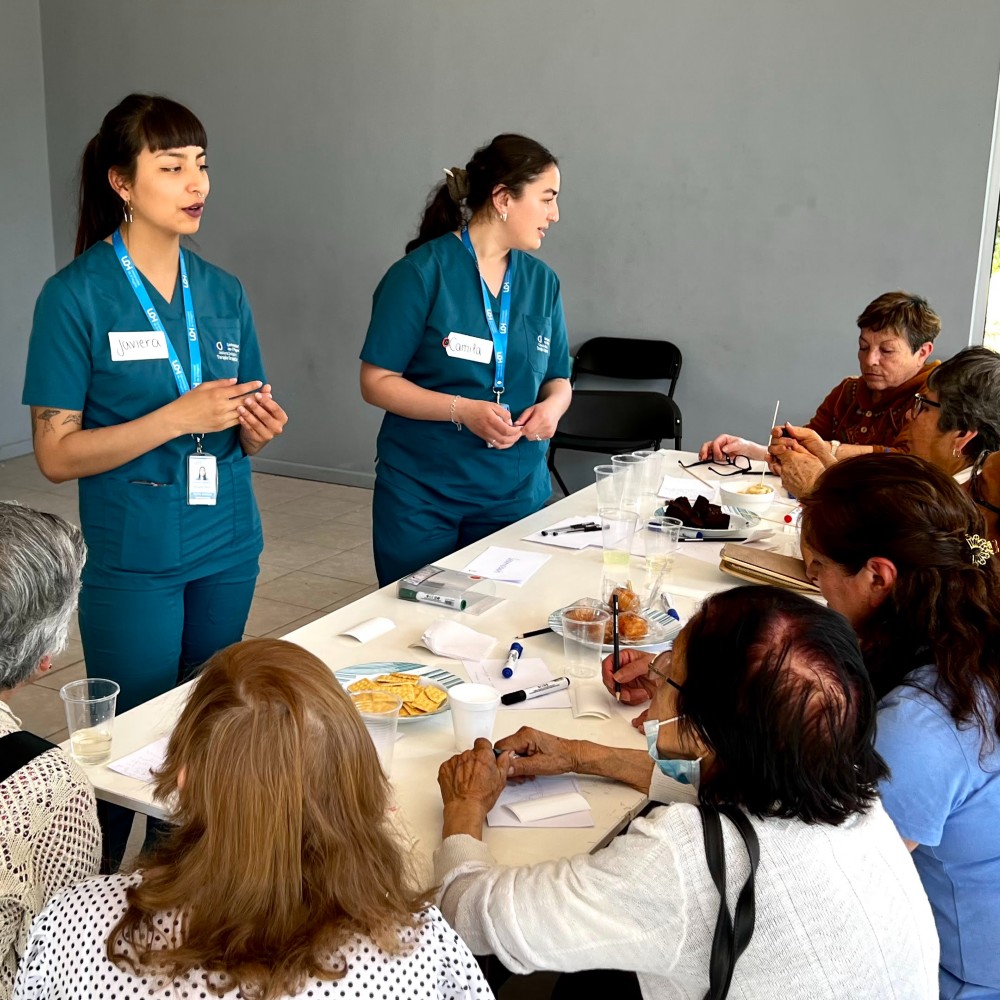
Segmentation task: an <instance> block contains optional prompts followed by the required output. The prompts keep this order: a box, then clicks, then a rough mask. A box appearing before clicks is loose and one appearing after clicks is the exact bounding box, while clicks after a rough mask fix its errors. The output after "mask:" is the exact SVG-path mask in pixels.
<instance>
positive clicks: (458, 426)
mask: <svg viewBox="0 0 1000 1000" xmlns="http://www.w3.org/2000/svg"><path fill="white" fill-rule="evenodd" d="M461 398H462V397H461V396H455V397H454V399H452V401H451V422H452V423H453V424H454V425H455V430H458V431H460V430H461V429H462V422H461V421H460V420H456V419H455V409H456V407H457V406H458V401H459V400H460V399H461Z"/></svg>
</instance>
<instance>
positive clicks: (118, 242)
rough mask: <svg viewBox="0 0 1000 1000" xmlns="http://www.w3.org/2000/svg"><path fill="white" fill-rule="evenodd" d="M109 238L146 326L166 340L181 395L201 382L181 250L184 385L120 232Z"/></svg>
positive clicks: (177, 361)
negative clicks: (187, 370) (187, 358)
mask: <svg viewBox="0 0 1000 1000" xmlns="http://www.w3.org/2000/svg"><path fill="white" fill-rule="evenodd" d="M112 241H113V243H114V247H115V253H116V254H117V255H118V263H119V264H121V266H122V270H123V271H124V272H125V277H126V278H128V282H129V284H130V285H131V286H132V291H133V292H135V297H136V298H137V299H138V300H139V305H141V306H142V311H143V312H144V313H145V314H146V318H147V319H148V320H149V325H150V326H151V327H152V328H153V329H154V330H156V332H157V333H162V334H163V339H164V340H165V341H166V342H167V357H168V358H169V359H170V368H171V370H172V371H173V373H174V380H175V381H176V382H177V391H178V392H179V393H180V395H182V396H183V395H184V393H186V392H187V391H188V390H189V389H192V388H197V387H198V386H199V385H201V347H200V346H199V344H198V324H197V322H196V321H195V318H194V303H193V302H192V301H191V286H190V285H189V284H188V276H187V264H186V263H185V261H184V251H183V250H181V252H180V254H181V294H182V295H183V297H184V321H185V323H186V324H187V336H188V349H189V351H190V352H191V382H190V384H188V380H187V375H185V374H184V369H183V367H182V366H181V359H180V358H179V357H177V352H176V351H175V350H174V345H173V344H172V343H171V342H170V334H168V333H167V330H166V327H164V325H163V321H162V320H161V319H160V315H159V313H157V311H156V307H155V306H154V305H153V302H152V300H151V299H150V297H149V292H147V291H146V286H145V285H144V284H143V283H142V278H141V277H140V276H139V272H138V271H137V270H136V267H135V264H133V263H132V258H131V257H129V255H128V250H126V249H125V243H124V242H123V241H122V237H121V233H119V232H118V230H117V229H116V230H115V233H114V236H113V237H112Z"/></svg>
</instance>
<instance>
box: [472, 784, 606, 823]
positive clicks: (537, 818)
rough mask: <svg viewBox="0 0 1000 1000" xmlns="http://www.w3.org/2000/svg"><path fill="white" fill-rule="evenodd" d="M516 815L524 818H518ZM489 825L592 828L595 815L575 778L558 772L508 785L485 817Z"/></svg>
mask: <svg viewBox="0 0 1000 1000" xmlns="http://www.w3.org/2000/svg"><path fill="white" fill-rule="evenodd" d="M518 814H520V815H521V816H523V817H524V818H523V819H520V818H518ZM486 822H487V824H488V825H489V826H519V827H526V828H528V827H555V828H562V829H566V828H569V827H591V826H593V825H594V814H593V813H592V812H591V810H590V803H588V802H587V800H586V798H584V796H583V795H582V794H581V793H580V786H579V785H578V784H577V781H576V779H575V778H572V777H568V776H565V775H560V776H558V777H550V778H536V779H535V780H534V781H526V782H525V783H524V784H523V785H508V786H507V787H506V788H505V789H504V790H503V793H502V794H501V796H500V798H499V799H497V803H496V805H495V806H494V807H493V808H492V809H491V810H490V811H489V813H488V814H487V816H486Z"/></svg>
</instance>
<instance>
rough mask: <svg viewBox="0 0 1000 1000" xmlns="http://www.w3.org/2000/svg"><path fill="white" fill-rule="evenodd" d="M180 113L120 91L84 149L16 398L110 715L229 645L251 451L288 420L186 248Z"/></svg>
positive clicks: (242, 560)
mask: <svg viewBox="0 0 1000 1000" xmlns="http://www.w3.org/2000/svg"><path fill="white" fill-rule="evenodd" d="M206 142H207V139H206V136H205V130H204V128H203V126H202V124H201V122H200V121H198V119H197V118H196V117H195V116H194V114H192V113H191V112H190V111H189V110H188V109H187V108H185V107H183V106H182V105H180V104H177V103H175V102H174V101H170V100H167V99H166V98H163V97H150V96H146V95H142V94H132V95H130V96H129V97H126V98H125V100H123V101H122V102H121V103H120V104H119V105H118V106H117V107H115V108H113V109H112V110H111V111H110V112H108V114H107V116H106V117H105V119H104V122H103V124H102V125H101V130H100V132H98V134H97V135H96V136H95V137H94V138H93V139H92V140H91V141H90V143H89V144H88V146H87V149H86V151H85V152H84V156H83V166H82V176H81V182H80V224H79V230H78V233H77V240H76V259H75V260H74V261H73V262H72V263H71V264H69V265H68V266H67V267H65V268H63V270H61V271H60V272H59V273H58V274H56V275H55V276H54V277H53V278H50V279H49V280H48V281H47V282H46V284H45V287H44V288H43V289H42V293H41V295H40V296H39V299H38V303H37V305H36V307H35V319H34V325H33V328H32V333H31V343H30V347H29V351H28V368H27V375H26V378H25V385H24V394H23V400H22V401H23V402H24V403H25V404H27V405H30V406H31V417H32V435H33V440H34V448H35V456H36V458H37V460H38V465H39V467H40V468H41V470H42V472H43V473H44V474H45V476H46V477H47V478H49V479H51V480H52V481H53V482H66V481H68V480H72V479H78V480H79V481H80V519H81V524H82V527H83V532H84V536H85V538H86V541H87V547H88V550H89V556H88V559H87V564H86V567H85V569H84V571H83V590H82V592H81V595H80V632H81V637H82V640H83V647H84V654H85V656H86V660H87V670H88V672H89V673H90V674H91V676H94V675H97V676H101V677H110V678H112V679H114V680H116V681H118V683H119V684H120V685H121V694H120V695H119V698H118V708H119V711H121V710H123V709H128V708H131V707H132V706H134V705H138V704H140V703H141V702H144V701H147V700H148V699H150V698H152V697H154V696H155V695H158V694H160V693H161V692H163V691H166V690H168V689H170V688H171V687H173V686H174V685H175V684H176V683H177V682H178V679H179V678H183V677H184V676H185V675H186V674H189V673H190V672H192V671H193V670H194V669H195V668H197V667H198V666H199V665H200V664H202V663H203V662H204V661H205V660H207V659H208V658H209V657H210V656H211V655H212V654H213V653H214V652H216V650H218V649H221V648H222V647H224V646H227V645H229V644H231V643H233V642H238V641H239V640H240V639H241V638H242V634H243V627H244V625H245V623H246V618H247V614H248V611H249V608H250V601H251V599H252V597H253V590H254V584H255V582H256V578H257V572H258V565H257V558H258V556H259V555H260V551H261V547H262V536H261V527H260V517H259V515H258V513H257V505H256V502H255V500H254V496H253V489H252V486H251V479H250V462H249V458H248V456H249V455H253V454H255V453H256V452H258V451H259V450H260V449H261V448H262V447H263V446H264V445H265V444H267V442H268V441H270V440H271V439H272V438H273V437H274V436H275V435H276V434H280V433H281V431H282V428H283V426H284V424H285V422H286V420H287V417H286V415H285V413H284V411H283V410H282V408H281V407H280V406H279V405H278V404H277V403H276V402H275V401H274V399H273V398H272V397H271V387H270V386H269V385H267V384H266V380H265V377H264V369H263V363H262V361H261V356H260V348H259V346H258V343H257V332H256V330H255V328H254V322H253V316H252V314H251V312H250V305H249V303H248V302H247V298H246V294H245V292H244V290H243V286H242V285H241V284H240V282H239V281H238V280H237V279H236V278H234V277H233V276H232V275H229V274H227V273H226V272H224V271H222V270H220V269H219V268H217V267H214V266H213V265H211V264H209V263H208V262H207V261H204V260H202V259H201V258H200V257H199V256H197V255H196V254H193V253H191V252H190V251H189V250H188V251H185V250H182V249H181V248H180V238H181V237H182V236H189V235H192V234H194V233H196V232H198V229H199V227H200V225H201V216H202V212H203V210H204V207H205V199H206V198H207V196H208V190H209V182H208V165H207V164H206V162H205V145H206Z"/></svg>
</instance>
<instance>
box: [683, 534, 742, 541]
mask: <svg viewBox="0 0 1000 1000" xmlns="http://www.w3.org/2000/svg"><path fill="white" fill-rule="evenodd" d="M749 537H750V536H749V535H742V536H740V537H739V538H730V537H729V536H728V535H727V536H726V537H725V538H705V537H702V538H682V539H681V541H682V542H745V541H746V540H747V539H748V538H749Z"/></svg>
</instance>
